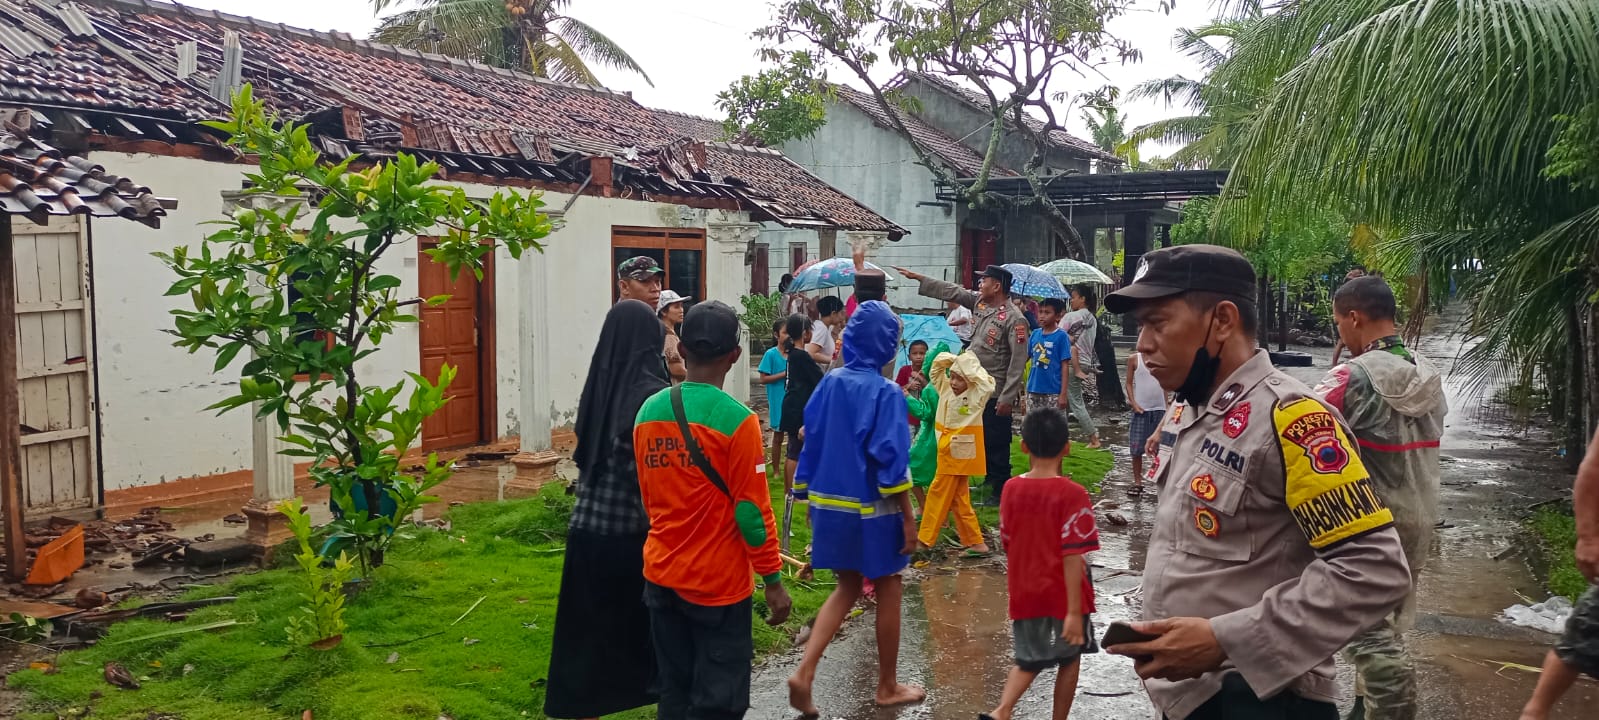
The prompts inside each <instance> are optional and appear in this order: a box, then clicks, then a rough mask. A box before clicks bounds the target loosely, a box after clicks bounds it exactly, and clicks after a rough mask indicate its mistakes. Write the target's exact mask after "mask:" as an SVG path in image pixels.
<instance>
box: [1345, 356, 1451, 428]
mask: <svg viewBox="0 0 1599 720" xmlns="http://www.w3.org/2000/svg"><path fill="white" fill-rule="evenodd" d="M1370 354H1371V355H1373V357H1370V358H1364V359H1362V360H1361V365H1363V366H1365V368H1366V370H1367V372H1368V373H1370V377H1371V387H1372V389H1373V390H1375V391H1376V392H1377V394H1378V395H1380V396H1382V399H1383V401H1384V402H1386V403H1388V404H1389V405H1390V406H1391V407H1393V409H1394V410H1395V411H1396V412H1398V413H1399V414H1401V415H1405V416H1407V417H1421V416H1423V415H1427V414H1429V413H1432V412H1433V411H1434V410H1435V409H1436V408H1438V407H1439V406H1440V405H1441V404H1443V401H1444V383H1443V378H1442V377H1440V376H1439V374H1438V370H1437V369H1436V368H1434V367H1433V366H1432V364H1431V363H1429V362H1427V361H1426V359H1424V358H1422V357H1421V356H1419V355H1417V356H1414V357H1413V359H1414V360H1415V363H1414V364H1412V363H1411V362H1409V361H1407V360H1405V359H1404V358H1401V357H1398V356H1395V355H1393V354H1391V353H1386V352H1382V351H1377V352H1375V353H1370Z"/></svg>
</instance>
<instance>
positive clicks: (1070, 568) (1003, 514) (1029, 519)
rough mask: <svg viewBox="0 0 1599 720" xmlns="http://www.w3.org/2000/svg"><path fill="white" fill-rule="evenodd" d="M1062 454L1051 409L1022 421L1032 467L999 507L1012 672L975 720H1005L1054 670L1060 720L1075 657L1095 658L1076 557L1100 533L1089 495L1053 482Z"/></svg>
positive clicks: (1088, 603) (1058, 421) (1083, 565)
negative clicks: (1045, 674) (1012, 643)
mask: <svg viewBox="0 0 1599 720" xmlns="http://www.w3.org/2000/svg"><path fill="white" fill-rule="evenodd" d="M1066 447H1067V444H1066V416H1065V415H1062V414H1061V412H1060V411H1059V410H1056V409H1055V408H1039V409H1035V410H1033V411H1031V412H1029V413H1027V418H1026V419H1025V420H1023V421H1022V448H1023V449H1025V450H1026V451H1027V454H1028V456H1029V457H1030V458H1031V461H1032V467H1031V469H1029V470H1028V471H1027V473H1026V474H1024V475H1021V476H1020V477H1016V478H1013V479H1011V481H1010V482H1008V483H1006V484H1005V496H1004V498H1002V499H1001V500H1000V504H999V516H1000V527H1001V528H1003V529H1004V530H1003V532H1004V542H1005V557H1006V560H1005V565H1006V584H1007V585H1008V586H1009V590H1010V617H1011V633H1012V636H1013V640H1014V641H1015V646H1016V667H1014V668H1011V671H1010V677H1009V678H1007V679H1006V680H1005V691H1004V695H1002V696H1001V697H1000V701H999V707H997V708H994V710H993V711H992V712H989V713H988V714H985V715H980V716H979V718H982V720H1010V718H1011V713H1012V712H1013V711H1014V710H1015V709H1016V702H1017V701H1018V700H1020V699H1021V697H1022V694H1023V693H1025V692H1027V688H1028V686H1030V685H1032V684H1033V679H1034V678H1037V677H1038V673H1040V672H1042V671H1043V670H1044V669H1046V668H1049V667H1052V666H1058V667H1059V668H1060V674H1059V675H1056V676H1055V707H1054V712H1053V713H1052V716H1053V718H1054V720H1066V718H1067V716H1068V715H1070V714H1071V711H1072V700H1073V699H1074V696H1075V695H1076V694H1077V674H1078V672H1079V670H1081V666H1082V664H1081V663H1080V662H1079V660H1080V658H1081V655H1082V654H1083V653H1089V652H1098V648H1097V647H1095V645H1094V640H1093V638H1094V628H1093V624H1092V623H1091V622H1090V621H1089V616H1090V615H1092V614H1093V612H1094V586H1093V583H1092V582H1090V578H1089V576H1088V563H1087V561H1086V560H1085V559H1084V558H1083V553H1087V552H1093V551H1095V550H1098V549H1099V530H1098V529H1097V528H1096V527H1095V525H1094V509H1093V506H1092V505H1091V503H1090V501H1089V498H1088V492H1087V491H1086V490H1084V489H1083V488H1082V487H1081V486H1079V485H1078V484H1077V483H1075V482H1072V480H1071V478H1065V477H1060V462H1061V458H1062V457H1064V456H1065V455H1066Z"/></svg>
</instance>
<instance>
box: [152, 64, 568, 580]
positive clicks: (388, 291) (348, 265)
mask: <svg viewBox="0 0 1599 720" xmlns="http://www.w3.org/2000/svg"><path fill="white" fill-rule="evenodd" d="M206 125H208V126H209V127H212V128H215V129H217V130H220V131H222V132H224V133H227V134H228V136H229V141H228V142H229V143H230V144H231V145H232V146H233V147H234V148H236V149H238V150H239V151H240V152H242V153H244V154H246V155H248V156H251V157H253V158H255V159H257V160H258V162H259V166H258V171H257V172H254V173H249V174H247V175H246V179H247V181H248V183H247V184H248V188H247V189H246V190H245V191H244V193H245V196H246V197H245V202H241V203H240V207H239V209H237V210H235V211H233V214H232V217H230V218H228V219H225V220H220V221H216V222H214V223H213V224H214V225H216V226H218V228H217V230H216V232H213V233H211V234H210V235H208V236H207V237H206V238H205V240H204V242H203V243H202V244H201V245H200V247H199V251H198V254H196V253H191V252H190V251H189V249H188V248H187V247H183V246H180V247H178V248H175V249H173V250H172V252H171V253H158V254H157V257H159V258H161V260H162V261H163V262H165V263H166V265H167V266H168V267H170V268H171V269H172V271H173V272H174V273H176V274H177V276H178V279H177V281H176V282H174V283H173V284H172V286H171V288H170V289H169V290H168V291H167V295H169V296H175V295H188V296H189V297H190V298H191V299H192V300H193V306H194V309H193V310H189V309H179V310H174V311H173V312H172V314H173V316H174V329H173V330H171V331H169V332H171V333H172V334H173V335H175V336H177V338H178V340H177V342H175V343H174V344H175V345H176V346H178V347H181V348H185V349H187V350H188V351H189V352H191V353H196V352H200V351H201V350H207V351H209V352H214V353H215V354H216V371H217V372H221V371H222V370H224V369H226V368H228V367H230V366H233V365H234V364H236V363H241V364H242V367H240V369H239V386H238V392H237V393H235V394H233V395H231V396H229V397H228V398H226V399H224V400H222V401H221V402H218V403H216V404H215V405H213V406H211V408H210V409H216V410H219V411H221V412H227V411H229V410H233V409H236V408H240V407H244V406H247V405H252V404H254V406H255V407H256V408H257V413H258V416H260V417H263V418H273V419H274V420H275V421H276V422H277V424H278V425H279V427H281V428H282V429H283V431H284V436H283V440H284V441H285V442H286V443H288V444H290V445H292V446H294V447H293V448H291V449H290V450H288V451H287V454H290V455H294V456H297V457H303V458H308V459H310V461H311V470H310V472H311V476H312V478H313V479H314V480H315V481H316V482H317V483H318V484H319V485H326V486H327V487H328V488H329V491H330V494H331V497H332V499H333V501H334V502H335V503H337V504H338V507H339V508H340V509H341V510H342V513H341V516H340V517H339V518H338V519H337V520H335V522H334V526H333V528H332V530H333V535H334V536H335V537H339V538H343V539H346V540H348V541H350V542H352V543H353V544H354V546H355V548H356V551H357V552H356V556H357V558H358V559H359V560H360V562H361V564H362V568H363V570H368V569H370V568H372V567H375V566H377V565H381V564H382V562H383V551H384V548H385V547H386V546H387V545H388V542H389V540H390V538H391V537H392V536H393V532H394V528H395V525H396V524H397V523H398V521H399V520H398V519H399V518H405V517H408V516H409V515H410V514H411V513H412V512H413V511H415V510H416V509H417V508H418V507H420V506H421V505H422V504H424V503H427V502H430V501H433V500H435V498H432V497H429V496H428V495H427V494H426V493H427V491H428V490H429V489H430V488H432V487H434V486H436V485H438V484H439V483H441V482H443V481H444V480H445V479H446V478H448V477H449V474H450V468H449V467H448V465H441V464H440V463H439V460H438V457H437V456H436V455H430V456H429V457H428V458H427V459H426V462H425V463H424V464H423V466H422V470H421V472H420V473H416V474H410V473H407V472H403V471H402V470H401V469H400V457H401V456H402V455H403V454H404V453H405V452H406V451H407V450H408V449H410V448H411V447H412V446H413V445H414V444H415V442H416V439H417V437H418V436H419V435H420V433H421V430H422V422H423V421H424V420H425V419H427V417H428V416H429V415H431V414H432V413H433V412H434V411H436V410H438V409H439V408H440V407H442V406H443V405H444V403H445V401H446V398H445V396H444V393H445V390H446V389H447V387H448V385H449V383H450V380H451V379H452V378H453V377H454V376H455V369H454V368H451V367H445V368H444V369H443V370H442V371H441V372H440V374H439V377H438V378H425V377H422V376H421V375H418V374H415V373H409V378H408V379H407V380H402V381H401V382H399V383H397V384H395V385H393V386H389V387H377V386H372V385H366V384H363V383H362V382H361V381H360V380H359V379H358V377H357V367H358V364H359V363H360V362H361V361H362V360H364V359H366V358H368V357H370V356H371V355H372V354H373V353H376V352H377V351H378V345H379V343H380V342H381V341H382V339H383V338H384V337H386V336H388V335H390V334H391V333H393V332H394V329H395V327H396V326H398V325H399V324H400V323H409V322H416V321H417V317H416V315H415V314H414V313H413V311H412V310H411V309H410V308H411V307H412V306H416V305H420V304H423V303H427V304H440V303H443V302H444V301H445V300H447V299H448V298H447V296H440V297H434V298H428V299H425V300H424V299H422V298H406V297H402V296H401V295H400V294H399V289H400V287H401V284H402V283H401V280H400V278H398V277H396V276H394V275H387V274H382V273H381V272H380V271H379V270H378V264H379V261H380V260H381V259H382V258H383V257H384V255H385V254H386V253H388V252H390V251H391V250H393V249H394V248H395V247H397V246H404V245H406V244H408V243H410V242H413V241H414V240H415V238H417V237H419V236H429V235H431V236H437V237H438V244H437V246H436V247H433V248H430V249H428V250H427V251H426V252H427V254H428V255H430V256H431V257H432V258H433V260H434V261H436V262H439V263H442V264H444V265H445V266H446V267H448V268H449V270H450V272H451V274H452V277H453V276H454V275H455V274H457V273H459V272H461V271H462V270H466V271H469V272H472V273H474V274H476V275H477V276H478V277H480V278H481V277H482V274H483V266H484V258H485V257H486V256H488V254H489V253H491V252H493V251H494V247H495V244H496V242H499V243H504V244H505V247H506V249H507V250H509V251H510V253H511V255H512V256H513V257H517V258H520V257H521V254H522V252H523V251H524V250H526V249H529V248H532V249H534V250H539V251H542V249H543V246H542V245H540V244H539V242H538V241H539V239H541V238H544V237H545V236H547V235H548V234H549V233H550V231H551V226H550V222H549V218H548V216H547V215H545V214H543V213H541V212H539V208H541V207H543V203H542V202H541V200H540V198H539V196H538V194H537V193H527V194H519V193H513V192H500V193H497V194H495V195H494V197H493V198H491V199H489V200H486V201H484V200H477V199H473V198H470V197H468V196H467V195H466V193H465V192H464V191H463V190H461V189H459V188H453V187H448V186H442V185H437V184H432V182H431V181H432V180H433V178H434V177H435V176H436V175H437V174H438V172H439V167H438V165H436V164H434V163H422V162H418V161H417V160H416V158H414V157H412V156H410V155H406V154H404V153H399V154H397V155H396V156H395V158H394V159H393V160H391V161H384V162H373V163H370V164H367V163H365V162H363V163H362V167H361V169H352V164H353V163H354V162H356V161H357V160H356V158H354V157H351V158H346V159H345V160H343V161H342V162H338V163H333V162H329V161H328V160H327V159H325V158H323V157H322V155H321V153H320V152H319V151H318V150H317V149H316V147H315V146H314V145H313V144H312V143H311V141H310V139H309V137H308V133H307V127H306V126H304V125H293V124H288V123H284V122H282V121H281V120H280V119H279V118H278V117H276V116H274V115H269V114H268V113H267V112H266V108H265V105H264V103H262V102H259V101H257V100H255V99H254V98H253V96H252V93H251V89H250V87H249V86H248V85H247V86H245V87H244V88H243V89H242V90H241V91H240V92H239V93H238V95H237V96H236V97H235V98H234V100H233V112H232V117H231V118H230V119H229V120H225V121H220V122H208V123H206ZM252 201H253V202H252ZM246 350H248V351H249V352H248V353H246V352H245V351H246ZM407 390H409V391H410V393H409V395H408V396H405V397H402V395H405V393H406V391H407ZM385 505H388V506H389V507H385Z"/></svg>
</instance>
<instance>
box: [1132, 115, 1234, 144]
mask: <svg viewBox="0 0 1599 720" xmlns="http://www.w3.org/2000/svg"><path fill="white" fill-rule="evenodd" d="M1215 127H1216V121H1215V120H1214V119H1212V118H1210V117H1209V116H1205V115H1188V116H1184V117H1174V118H1166V119H1164V120H1156V121H1155V122H1152V123H1147V124H1144V125H1140V126H1138V127H1136V128H1133V131H1132V132H1130V133H1128V134H1127V142H1130V143H1144V142H1148V141H1150V140H1154V141H1156V142H1162V143H1167V144H1184V145H1186V144H1188V143H1192V142H1195V141H1197V140H1199V139H1200V138H1202V137H1204V136H1205V135H1206V133H1209V132H1210V131H1211V130H1212V129H1214V128H1215Z"/></svg>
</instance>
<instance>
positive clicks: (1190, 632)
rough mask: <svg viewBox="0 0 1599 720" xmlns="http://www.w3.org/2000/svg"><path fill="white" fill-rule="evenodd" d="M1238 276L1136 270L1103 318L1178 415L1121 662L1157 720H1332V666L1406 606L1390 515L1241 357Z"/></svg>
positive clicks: (1166, 442) (1316, 421) (1201, 250)
mask: <svg viewBox="0 0 1599 720" xmlns="http://www.w3.org/2000/svg"><path fill="white" fill-rule="evenodd" d="M1254 299H1255V272H1254V269H1253V268H1252V267H1251V266H1250V264H1249V261H1247V260H1245V259H1244V257H1243V256H1242V255H1239V254H1238V253H1237V252H1235V251H1233V250H1229V249H1226V248H1221V247H1216V246H1212V245H1182V246H1177V247H1172V248H1165V249H1161V250H1156V251H1155V252H1152V253H1149V254H1148V255H1145V256H1144V259H1143V263H1141V264H1140V266H1139V267H1138V270H1137V272H1136V274H1135V275H1134V276H1133V282H1132V283H1131V284H1129V285H1128V286H1127V287H1125V288H1123V289H1121V290H1119V291H1117V292H1114V293H1111V294H1110V295H1109V296H1107V297H1106V298H1105V305H1106V307H1107V308H1108V309H1109V310H1110V311H1111V312H1116V313H1125V312H1132V313H1133V314H1134V315H1135V316H1136V317H1137V319H1138V323H1139V327H1140V331H1139V335H1138V351H1139V352H1140V353H1143V358H1144V362H1145V363H1146V364H1147V365H1148V367H1149V370H1150V372H1151V373H1153V374H1154V375H1155V378H1156V379H1158V380H1159V381H1160V384H1161V386H1162V387H1164V388H1165V389H1167V390H1170V391H1173V392H1175V393H1176V396H1177V403H1176V404H1174V405H1173V407H1172V410H1171V411H1170V412H1168V413H1167V416H1166V419H1165V421H1164V422H1163V423H1162V427H1161V428H1160V431H1159V433H1160V434H1159V443H1158V451H1157V453H1156V457H1155V460H1154V462H1153V463H1152V466H1151V467H1150V469H1149V471H1148V473H1147V476H1146V480H1148V481H1150V482H1152V483H1154V485H1155V486H1156V487H1157V488H1158V492H1159V504H1158V506H1157V508H1156V511H1155V522H1154V528H1153V530H1152V533H1151V536H1150V540H1149V557H1148V559H1147V561H1146V563H1145V569H1144V622H1142V623H1135V624H1134V629H1136V630H1139V631H1142V632H1144V633H1147V634H1149V635H1153V636H1155V638H1154V639H1153V640H1148V641H1145V642H1137V643H1124V644H1118V645H1114V646H1111V647H1108V648H1107V650H1109V651H1110V652H1113V653H1116V654H1120V655H1127V656H1131V657H1133V658H1134V659H1135V665H1134V668H1135V669H1136V670H1137V671H1138V674H1139V676H1140V677H1142V678H1144V681H1145V683H1144V684H1145V688H1146V689H1147V690H1148V691H1149V696H1150V699H1151V700H1152V701H1153V702H1154V703H1155V706H1156V708H1157V709H1158V710H1159V711H1160V712H1161V713H1162V714H1163V715H1164V716H1165V717H1167V718H1170V719H1171V720H1211V719H1212V718H1216V719H1219V718H1282V719H1284V720H1287V719H1289V718H1293V719H1295V720H1300V719H1303V720H1336V719H1337V717H1338V711H1337V708H1336V706H1335V705H1334V704H1333V702H1334V698H1335V697H1336V695H1337V692H1336V688H1335V672H1334V665H1333V657H1334V656H1335V655H1336V654H1337V653H1338V651H1339V650H1340V649H1341V648H1343V646H1344V645H1345V644H1347V643H1348V642H1349V641H1350V639H1352V638H1354V637H1355V636H1356V635H1358V634H1360V633H1361V632H1362V631H1364V630H1366V629H1367V628H1369V627H1371V626H1373V625H1375V624H1376V623H1378V622H1379V621H1381V620H1382V619H1383V618H1384V617H1385V616H1387V614H1388V613H1389V612H1391V611H1393V609H1394V608H1395V607H1397V606H1398V605H1399V603H1400V602H1401V601H1402V600H1403V599H1404V597H1405V594H1406V593H1407V592H1409V590H1410V570H1409V568H1408V566H1407V564H1406V561H1405V555H1404V551H1403V549H1402V548H1401V546H1400V543H1399V535H1398V533H1397V532H1396V531H1395V530H1394V527H1393V514H1392V513H1391V512H1390V511H1389V509H1388V508H1387V507H1386V506H1385V505H1384V504H1383V501H1382V499H1381V498H1380V497H1378V496H1377V494H1376V492H1375V491H1374V490H1373V488H1372V483H1371V478H1370V477H1369V476H1368V475H1367V473H1366V469H1365V467H1364V466H1363V465H1362V464H1361V461H1360V456H1359V455H1358V454H1357V453H1356V450H1355V446H1354V443H1353V442H1352V441H1351V439H1350V435H1349V431H1348V428H1347V427H1345V425H1344V421H1343V419H1342V418H1341V417H1340V416H1338V414H1337V413H1336V412H1335V411H1333V410H1332V409H1331V408H1330V407H1328V406H1327V405H1326V404H1324V403H1323V402H1322V401H1321V400H1320V399H1319V398H1317V397H1316V396H1315V394H1314V393H1313V392H1312V391H1311V390H1310V388H1308V387H1306V386H1305V385H1304V384H1302V383H1300V382H1299V381H1297V380H1294V379H1293V378H1291V377H1289V376H1288V375H1286V374H1284V373H1282V372H1279V371H1278V370H1277V369H1276V368H1274V367H1272V364H1271V360H1270V358H1269V356H1268V355H1267V354H1266V351H1264V350H1259V349H1257V348H1256V342H1255V317H1256V315H1255V303H1254Z"/></svg>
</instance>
